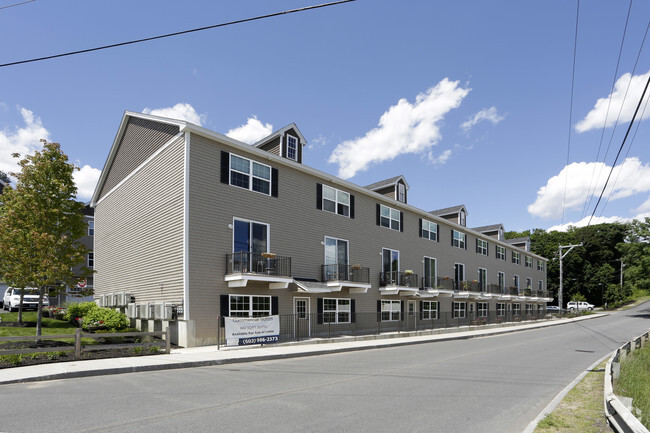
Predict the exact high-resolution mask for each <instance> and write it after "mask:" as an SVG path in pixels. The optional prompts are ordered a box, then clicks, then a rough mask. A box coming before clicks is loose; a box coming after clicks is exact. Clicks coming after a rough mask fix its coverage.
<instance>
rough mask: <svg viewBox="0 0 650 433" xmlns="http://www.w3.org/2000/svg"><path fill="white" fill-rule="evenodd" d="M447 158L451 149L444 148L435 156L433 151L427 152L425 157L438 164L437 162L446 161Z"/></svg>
mask: <svg viewBox="0 0 650 433" xmlns="http://www.w3.org/2000/svg"><path fill="white" fill-rule="evenodd" d="M449 158H451V150H449V149H447V150H445V151H444V152H442V153H441V154H440V155H438V156H435V155H434V154H433V152H429V153H428V155H427V159H428V160H429V162H430V163H431V164H433V165H439V164H440V165H442V164H444V163H446V162H447V161H449Z"/></svg>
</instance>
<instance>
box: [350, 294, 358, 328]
mask: <svg viewBox="0 0 650 433" xmlns="http://www.w3.org/2000/svg"><path fill="white" fill-rule="evenodd" d="M354 304H355V302H354V299H350V313H351V316H350V321H351V322H352V323H354V322H355V321H356V320H357V318H356V314H355V313H356V308H355V305H354Z"/></svg>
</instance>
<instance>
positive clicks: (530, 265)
mask: <svg viewBox="0 0 650 433" xmlns="http://www.w3.org/2000/svg"><path fill="white" fill-rule="evenodd" d="M524 265H525V266H526V267H527V268H530V269H533V258H532V257H531V256H524Z"/></svg>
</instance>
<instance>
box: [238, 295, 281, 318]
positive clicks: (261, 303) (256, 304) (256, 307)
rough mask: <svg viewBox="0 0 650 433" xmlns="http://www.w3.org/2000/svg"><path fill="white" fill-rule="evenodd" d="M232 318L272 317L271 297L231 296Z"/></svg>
mask: <svg viewBox="0 0 650 433" xmlns="http://www.w3.org/2000/svg"><path fill="white" fill-rule="evenodd" d="M229 304H230V313H229V314H230V316H231V317H260V316H270V315H271V297H270V296H256V295H230V299H229Z"/></svg>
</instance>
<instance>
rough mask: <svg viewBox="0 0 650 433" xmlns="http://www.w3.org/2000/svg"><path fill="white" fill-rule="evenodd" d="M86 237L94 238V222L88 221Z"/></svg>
mask: <svg viewBox="0 0 650 433" xmlns="http://www.w3.org/2000/svg"><path fill="white" fill-rule="evenodd" d="M88 236H95V220H94V219H91V220H88Z"/></svg>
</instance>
